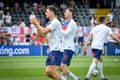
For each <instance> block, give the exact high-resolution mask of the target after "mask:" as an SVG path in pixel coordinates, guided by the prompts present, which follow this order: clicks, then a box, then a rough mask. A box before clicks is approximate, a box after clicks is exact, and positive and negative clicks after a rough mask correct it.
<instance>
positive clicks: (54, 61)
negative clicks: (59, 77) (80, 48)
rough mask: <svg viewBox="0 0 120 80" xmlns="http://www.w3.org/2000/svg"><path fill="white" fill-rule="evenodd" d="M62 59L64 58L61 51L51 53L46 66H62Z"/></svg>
mask: <svg viewBox="0 0 120 80" xmlns="http://www.w3.org/2000/svg"><path fill="white" fill-rule="evenodd" d="M61 58H62V53H61V52H60V51H51V52H49V54H48V57H47V59H46V66H48V65H56V66H60V64H61Z"/></svg>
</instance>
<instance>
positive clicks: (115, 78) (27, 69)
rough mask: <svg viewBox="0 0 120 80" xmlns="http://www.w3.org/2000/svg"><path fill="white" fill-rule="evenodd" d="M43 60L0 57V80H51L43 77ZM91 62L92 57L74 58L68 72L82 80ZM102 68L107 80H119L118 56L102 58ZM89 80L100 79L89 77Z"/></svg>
mask: <svg viewBox="0 0 120 80" xmlns="http://www.w3.org/2000/svg"><path fill="white" fill-rule="evenodd" d="M45 60H46V57H0V80H52V79H49V78H47V77H46V76H45V68H44V67H45V66H44V65H45ZM91 61H92V57H85V56H81V57H79V56H78V57H75V56H74V57H73V59H72V62H71V66H70V67H69V70H71V71H72V72H73V73H74V74H75V75H77V76H78V77H81V78H82V80H84V77H85V75H86V73H87V71H88V68H89V66H90V64H91ZM103 66H104V74H105V76H106V77H107V78H108V79H109V80H120V56H114V57H113V56H111V57H104V63H103ZM68 80H72V79H70V78H68ZM90 80H100V78H99V76H98V77H92V76H91V78H90Z"/></svg>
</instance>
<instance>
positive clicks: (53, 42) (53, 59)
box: [31, 5, 66, 80]
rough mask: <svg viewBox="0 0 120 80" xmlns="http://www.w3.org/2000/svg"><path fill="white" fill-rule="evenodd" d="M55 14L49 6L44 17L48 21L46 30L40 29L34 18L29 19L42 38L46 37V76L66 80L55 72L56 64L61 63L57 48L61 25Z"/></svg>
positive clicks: (56, 79) (54, 10)
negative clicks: (47, 43)
mask: <svg viewBox="0 0 120 80" xmlns="http://www.w3.org/2000/svg"><path fill="white" fill-rule="evenodd" d="M56 12H57V10H56V7H55V6H54V5H50V6H48V7H47V8H46V17H47V18H48V19H49V20H50V21H49V22H48V23H47V25H46V28H44V27H42V26H41V25H40V24H39V23H38V22H37V20H36V18H34V19H31V23H33V24H34V25H35V26H36V27H37V29H38V31H39V34H40V35H41V36H42V37H44V36H45V35H47V39H48V42H49V47H50V53H49V54H48V57H47V60H46V75H47V76H48V77H50V78H52V79H54V80H66V79H65V78H64V77H62V76H61V75H60V74H58V72H57V66H60V64H59V63H58V62H60V61H61V53H60V48H59V43H60V32H61V31H60V29H61V23H60V21H59V20H58V19H57V18H56Z"/></svg>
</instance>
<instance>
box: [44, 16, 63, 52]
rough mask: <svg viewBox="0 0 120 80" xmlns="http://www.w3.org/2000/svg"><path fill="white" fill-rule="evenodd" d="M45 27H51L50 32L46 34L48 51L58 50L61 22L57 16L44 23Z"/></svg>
mask: <svg viewBox="0 0 120 80" xmlns="http://www.w3.org/2000/svg"><path fill="white" fill-rule="evenodd" d="M46 27H47V28H50V29H51V32H49V33H48V34H47V39H48V42H49V47H50V51H53V50H54V51H57V50H60V36H61V31H60V29H61V23H60V21H59V20H58V19H57V18H54V19H53V20H52V21H49V22H48V24H47V25H46Z"/></svg>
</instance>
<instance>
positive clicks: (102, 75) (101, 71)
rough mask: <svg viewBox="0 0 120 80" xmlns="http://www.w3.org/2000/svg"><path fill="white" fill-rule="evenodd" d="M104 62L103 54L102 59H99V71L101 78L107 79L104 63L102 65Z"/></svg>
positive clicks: (102, 79)
mask: <svg viewBox="0 0 120 80" xmlns="http://www.w3.org/2000/svg"><path fill="white" fill-rule="evenodd" d="M102 62H103V58H102V56H101V57H100V59H99V61H98V70H99V73H100V77H101V80H107V79H106V78H105V77H104V74H103V65H102Z"/></svg>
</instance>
